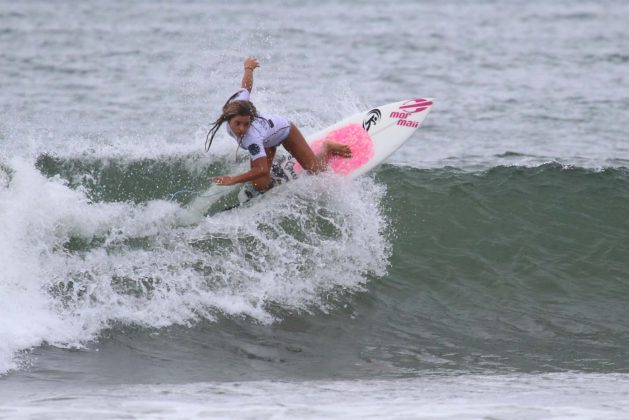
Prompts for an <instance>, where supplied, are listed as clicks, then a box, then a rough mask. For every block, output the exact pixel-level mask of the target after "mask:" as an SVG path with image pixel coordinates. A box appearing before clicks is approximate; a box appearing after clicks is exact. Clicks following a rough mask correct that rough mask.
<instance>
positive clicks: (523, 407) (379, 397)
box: [0, 373, 629, 419]
mask: <svg viewBox="0 0 629 420" xmlns="http://www.w3.org/2000/svg"><path fill="white" fill-rule="evenodd" d="M628 392H629V377H628V376H627V375H623V374H583V373H563V374H541V375H540V374H538V375H527V374H521V375H517V374H511V375H502V376H501V375H465V374H461V375H452V376H448V375H444V376H442V375H430V376H425V377H419V378H410V379H392V380H354V381H348V380H341V381H304V382H299V381H290V382H288V381H287V382H284V381H281V382H280V381H254V382H233V383H230V382H228V383H196V384H185V385H170V384H169V385H120V386H116V387H109V388H102V387H90V388H89V389H76V390H74V389H71V390H68V391H65V392H63V391H61V392H60V391H53V392H46V393H45V394H44V395H32V394H29V395H28V396H27V397H26V398H24V397H20V396H18V397H16V396H15V395H8V396H7V403H5V404H3V407H2V409H1V411H0V414H2V413H6V414H8V415H10V416H11V418H33V417H37V418H44V419H56V418H67V417H69V416H70V417H75V418H146V417H150V418H156V419H159V418H181V419H184V418H185V419H197V418H230V419H253V418H276V419H283V418H300V419H319V418H326V419H341V418H342V419H348V418H349V419H371V418H373V419H379V418H387V419H409V418H413V419H480V418H501V419H538V418H551V419H565V418H570V419H601V418H604V419H624V418H626V417H627V414H628V413H629V403H628V402H627V399H626V398H625V399H623V398H621V396H622V395H626V394H627V393H628ZM11 394H14V393H11ZM9 398H10V399H9Z"/></svg>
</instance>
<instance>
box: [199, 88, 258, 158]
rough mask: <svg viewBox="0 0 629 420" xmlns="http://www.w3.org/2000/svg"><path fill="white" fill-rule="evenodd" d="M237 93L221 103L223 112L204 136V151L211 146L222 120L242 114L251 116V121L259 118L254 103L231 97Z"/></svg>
mask: <svg viewBox="0 0 629 420" xmlns="http://www.w3.org/2000/svg"><path fill="white" fill-rule="evenodd" d="M236 95H238V93H236V94H234V95H233V96H232V97H231V98H229V99H228V100H227V102H226V103H225V105H223V113H222V114H221V116H220V117H218V118H217V119H216V121H214V123H213V124H212V127H210V131H208V133H207V136H205V151H206V152H208V151H209V150H210V146H212V140H214V136H215V135H216V133H217V132H218V129H219V128H221V125H223V123H224V122H226V121H229V120H231V119H232V118H234V117H235V116H238V115H244V116H249V117H251V122H253V120H254V119H255V118H260V116H259V115H258V110H257V109H256V107H255V105H253V103H251V101H234V100H233V99H234V98H235V97H236Z"/></svg>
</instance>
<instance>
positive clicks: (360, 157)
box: [238, 98, 433, 203]
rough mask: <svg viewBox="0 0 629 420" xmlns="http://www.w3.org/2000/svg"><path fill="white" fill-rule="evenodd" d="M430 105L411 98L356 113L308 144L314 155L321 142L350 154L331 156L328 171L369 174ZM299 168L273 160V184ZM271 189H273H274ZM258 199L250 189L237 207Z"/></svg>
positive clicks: (417, 124) (243, 192) (293, 163)
mask: <svg viewBox="0 0 629 420" xmlns="http://www.w3.org/2000/svg"><path fill="white" fill-rule="evenodd" d="M432 105H433V99H432V98H413V99H405V100H402V101H398V102H393V103H390V104H387V105H382V106H379V107H376V108H372V109H370V110H368V111H365V112H359V113H357V114H355V115H352V116H351V117H348V118H345V119H344V120H342V121H340V122H338V123H336V124H334V125H331V126H330V127H327V128H325V129H323V130H321V131H319V132H317V133H315V134H313V135H311V136H308V139H307V141H308V144H309V145H310V147H311V148H312V149H313V150H314V152H315V153H317V152H318V151H319V150H320V149H321V145H322V144H323V142H324V141H327V140H330V141H335V142H337V143H343V144H346V145H348V146H349V147H350V149H351V150H352V157H351V158H343V157H337V156H334V157H332V158H331V159H330V161H329V162H328V169H329V170H331V171H333V172H335V173H337V174H340V175H343V176H348V177H350V178H352V179H353V178H356V177H359V176H361V175H364V174H365V173H367V172H369V171H370V170H372V169H373V168H375V167H376V166H378V165H380V164H381V163H382V162H384V161H385V160H386V159H387V158H388V157H389V156H391V154H393V152H395V151H396V150H397V149H399V148H400V146H402V145H403V144H404V143H405V142H406V141H407V140H408V139H409V138H410V137H411V136H412V135H413V133H414V132H415V131H416V130H417V129H418V128H420V127H421V125H422V124H423V122H424V120H425V119H426V116H427V115H428V113H429V112H430V110H431V108H432ZM302 172H303V168H301V165H299V163H298V162H297V161H296V160H295V159H294V158H292V156H276V159H275V162H274V163H273V167H272V168H271V175H272V177H273V179H274V181H275V184H276V185H277V184H281V183H283V182H287V181H291V180H293V179H295V178H297V177H299V176H300V175H301V173H302ZM274 188H275V187H274ZM257 195H260V193H257V192H256V191H255V190H254V189H253V188H252V187H251V186H246V187H245V188H243V189H242V190H241V191H240V192H239V194H238V200H239V201H240V203H245V202H247V201H249V200H251V199H252V198H254V197H256V196H257Z"/></svg>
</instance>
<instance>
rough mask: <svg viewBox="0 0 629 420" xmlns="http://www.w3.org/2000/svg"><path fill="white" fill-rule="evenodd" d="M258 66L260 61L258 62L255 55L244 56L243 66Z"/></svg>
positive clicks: (247, 67) (251, 67) (250, 67)
mask: <svg viewBox="0 0 629 420" xmlns="http://www.w3.org/2000/svg"><path fill="white" fill-rule="evenodd" d="M258 67H260V63H258V59H257V58H255V57H247V58H245V68H246V69H251V70H253V69H255V68H258Z"/></svg>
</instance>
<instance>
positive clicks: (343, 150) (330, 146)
mask: <svg viewBox="0 0 629 420" xmlns="http://www.w3.org/2000/svg"><path fill="white" fill-rule="evenodd" d="M323 147H324V148H325V151H326V153H327V154H329V155H335V156H341V157H346V158H350V157H352V149H350V148H349V146H347V145H345V144H341V143H336V142H333V141H326V142H324V143H323Z"/></svg>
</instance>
